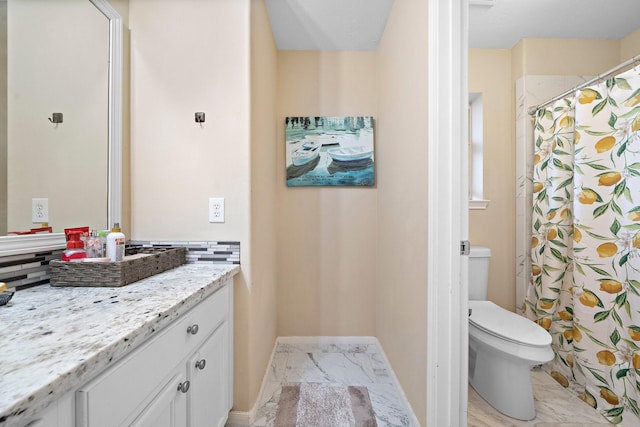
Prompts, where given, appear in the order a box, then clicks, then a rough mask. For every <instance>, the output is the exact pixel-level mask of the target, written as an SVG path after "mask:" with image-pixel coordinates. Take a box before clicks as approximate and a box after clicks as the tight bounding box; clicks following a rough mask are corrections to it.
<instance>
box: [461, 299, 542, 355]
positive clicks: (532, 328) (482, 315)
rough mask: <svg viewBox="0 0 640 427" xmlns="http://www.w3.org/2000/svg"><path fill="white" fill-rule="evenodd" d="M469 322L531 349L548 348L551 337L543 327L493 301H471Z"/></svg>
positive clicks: (489, 332)
mask: <svg viewBox="0 0 640 427" xmlns="http://www.w3.org/2000/svg"><path fill="white" fill-rule="evenodd" d="M469 308H470V309H471V315H470V316H469V322H470V323H471V324H473V326H475V327H476V328H478V329H480V330H482V331H483V332H485V333H487V334H490V335H493V336H495V337H497V338H500V339H503V340H506V341H510V342H513V343H516V344H519V345H524V346H529V347H546V346H549V345H550V344H551V335H550V334H549V333H548V332H547V331H546V330H545V329H544V328H542V327H541V326H539V325H538V324H536V323H534V322H532V321H531V320H529V319H526V318H524V317H522V316H520V315H518V314H516V313H513V312H511V311H508V310H505V309H504V308H502V307H500V306H498V305H496V304H494V303H493V302H491V301H469Z"/></svg>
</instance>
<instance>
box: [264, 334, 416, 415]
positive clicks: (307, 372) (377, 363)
mask: <svg viewBox="0 0 640 427" xmlns="http://www.w3.org/2000/svg"><path fill="white" fill-rule="evenodd" d="M268 369H269V370H268V372H267V375H266V377H265V381H264V384H263V386H262V392H261V395H260V397H259V405H258V410H257V415H256V420H255V422H254V424H253V426H254V427H272V426H273V425H274V421H275V417H276V411H277V407H278V401H279V399H280V391H281V387H282V385H284V384H287V383H301V382H313V383H328V384H331V383H334V384H345V385H356V386H365V387H367V390H368V391H369V396H370V398H371V404H372V406H373V410H374V412H375V414H376V422H377V423H378V427H414V426H415V427H418V422H417V420H416V419H415V416H414V415H413V413H412V412H411V411H410V410H408V407H409V406H408V404H407V402H406V399H405V398H404V395H403V394H402V392H401V391H399V388H398V386H397V382H396V379H395V376H394V375H393V374H392V373H391V371H390V369H389V367H388V366H387V362H386V358H385V357H384V356H383V354H382V352H381V351H380V349H379V347H378V345H377V343H375V342H374V341H371V342H366V343H362V344H352V343H330V342H326V341H323V342H321V343H318V342H298V343H295V342H283V341H279V342H278V343H277V344H276V348H275V350H274V354H273V359H272V362H271V365H270V366H269V368H268Z"/></svg>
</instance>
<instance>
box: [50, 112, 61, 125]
mask: <svg viewBox="0 0 640 427" xmlns="http://www.w3.org/2000/svg"><path fill="white" fill-rule="evenodd" d="M49 121H50V122H51V123H55V124H58V123H62V113H53V114H52V115H51V117H49Z"/></svg>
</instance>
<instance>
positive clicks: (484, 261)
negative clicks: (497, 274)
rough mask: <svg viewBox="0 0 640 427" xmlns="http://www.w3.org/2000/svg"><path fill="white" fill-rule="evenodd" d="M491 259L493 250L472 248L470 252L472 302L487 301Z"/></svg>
mask: <svg viewBox="0 0 640 427" xmlns="http://www.w3.org/2000/svg"><path fill="white" fill-rule="evenodd" d="M489 258H491V249H489V248H485V247H483V246H471V250H470V252H469V299H470V300H472V301H484V300H486V299H487V286H488V284H489Z"/></svg>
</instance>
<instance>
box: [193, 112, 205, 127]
mask: <svg viewBox="0 0 640 427" xmlns="http://www.w3.org/2000/svg"><path fill="white" fill-rule="evenodd" d="M195 116H196V123H200V127H202V124H203V123H204V112H202V111H198V112H196V114H195Z"/></svg>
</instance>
